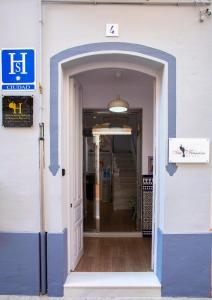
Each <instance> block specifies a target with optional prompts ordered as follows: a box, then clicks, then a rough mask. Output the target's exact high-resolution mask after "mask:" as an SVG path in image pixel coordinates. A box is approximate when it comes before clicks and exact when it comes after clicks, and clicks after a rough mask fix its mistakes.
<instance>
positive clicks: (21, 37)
mask: <svg viewBox="0 0 212 300" xmlns="http://www.w3.org/2000/svg"><path fill="white" fill-rule="evenodd" d="M0 27H1V30H0V47H1V48H35V49H36V52H37V79H38V80H39V58H40V55H39V54H40V52H39V1H34V0H20V1H16V0H10V1H7V0H1V2H0ZM0 76H1V75H0ZM0 93H1V95H12V94H14V95H32V94H33V95H34V100H33V102H34V104H33V110H34V121H33V123H34V125H33V127H32V128H14V129H13V128H4V127H3V126H2V125H1V127H0V141H1V142H0V144H1V146H0V231H15V232H18V231H27V232H34V231H35V232H36V231H39V185H38V179H39V172H38V165H39V161H38V136H39V130H38V124H39V95H38V92H37V91H35V92H12V93H11V92H2V91H0ZM0 124H2V113H0Z"/></svg>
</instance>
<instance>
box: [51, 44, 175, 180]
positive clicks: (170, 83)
mask: <svg viewBox="0 0 212 300" xmlns="http://www.w3.org/2000/svg"><path fill="white" fill-rule="evenodd" d="M105 53H110V54H115V53H120V54H125V55H128V56H131V57H135V58H139V57H140V59H144V60H146V61H149V63H150V64H151V65H152V68H153V66H154V63H155V64H157V63H159V64H161V65H163V66H164V76H163V77H164V80H166V81H167V82H166V83H165V85H167V89H166V92H168V103H167V106H168V107H167V113H166V115H167V123H168V124H167V137H168V138H175V137H176V59H175V57H174V56H173V55H171V54H169V53H167V52H164V51H161V50H159V49H155V48H151V47H147V46H144V45H140V44H130V43H94V44H88V45H82V46H78V47H73V48H70V49H66V50H64V51H62V52H60V53H58V54H56V55H54V56H53V57H52V58H51V60H50V99H51V100H50V166H49V169H50V171H51V173H52V175H53V176H55V175H56V174H57V171H58V169H59V167H60V166H59V162H58V158H59V157H58V99H59V86H60V83H59V78H60V75H61V66H62V64H65V63H68V62H70V61H75V62H77V61H78V62H79V60H80V58H81V59H83V58H85V57H90V56H95V55H103V54H105ZM166 169H167V172H168V173H169V175H173V174H174V173H175V171H176V164H171V163H168V164H167V166H166Z"/></svg>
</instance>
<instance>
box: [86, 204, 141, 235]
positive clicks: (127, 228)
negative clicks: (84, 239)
mask: <svg viewBox="0 0 212 300" xmlns="http://www.w3.org/2000/svg"><path fill="white" fill-rule="evenodd" d="M93 212H94V208H93V203H92V202H91V201H90V202H89V201H88V203H87V217H86V218H85V220H84V226H85V227H84V229H85V231H89V230H95V228H96V223H95V222H96V220H95V218H94V213H93ZM100 231H101V232H133V231H136V222H135V220H133V216H132V211H131V210H130V209H121V210H113V205H112V203H110V202H106V203H104V202H101V203H100Z"/></svg>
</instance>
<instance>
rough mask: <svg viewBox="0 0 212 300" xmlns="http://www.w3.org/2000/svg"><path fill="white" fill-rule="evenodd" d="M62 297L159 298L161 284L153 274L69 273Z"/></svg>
mask: <svg viewBox="0 0 212 300" xmlns="http://www.w3.org/2000/svg"><path fill="white" fill-rule="evenodd" d="M64 296H72V297H103V296H107V297H161V284H160V282H159V280H158V278H157V276H156V275H155V273H154V272H71V273H70V274H69V275H68V277H67V279H66V282H65V284H64Z"/></svg>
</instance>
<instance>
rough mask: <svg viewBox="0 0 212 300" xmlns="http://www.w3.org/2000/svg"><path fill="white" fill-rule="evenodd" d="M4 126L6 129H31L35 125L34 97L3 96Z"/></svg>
mask: <svg viewBox="0 0 212 300" xmlns="http://www.w3.org/2000/svg"><path fill="white" fill-rule="evenodd" d="M2 125H3V126H4V127H31V126H32V125H33V97H32V96H3V97H2Z"/></svg>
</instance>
